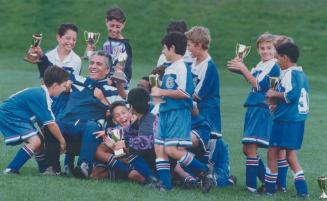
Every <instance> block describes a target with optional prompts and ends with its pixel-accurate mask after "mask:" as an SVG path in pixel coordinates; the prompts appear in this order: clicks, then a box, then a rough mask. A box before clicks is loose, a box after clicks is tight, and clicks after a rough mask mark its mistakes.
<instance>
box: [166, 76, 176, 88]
mask: <svg viewBox="0 0 327 201" xmlns="http://www.w3.org/2000/svg"><path fill="white" fill-rule="evenodd" d="M174 86H175V79H174V78H173V77H172V76H168V77H167V79H166V87H167V89H173V88H174Z"/></svg>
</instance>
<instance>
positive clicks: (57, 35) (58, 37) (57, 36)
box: [56, 34, 60, 43]
mask: <svg viewBox="0 0 327 201" xmlns="http://www.w3.org/2000/svg"><path fill="white" fill-rule="evenodd" d="M56 39H57V42H58V43H59V40H60V36H59V34H56Z"/></svg>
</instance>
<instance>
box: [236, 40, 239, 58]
mask: <svg viewBox="0 0 327 201" xmlns="http://www.w3.org/2000/svg"><path fill="white" fill-rule="evenodd" d="M239 46H240V44H239V43H237V44H236V46H235V55H236V56H237V57H238V48H239Z"/></svg>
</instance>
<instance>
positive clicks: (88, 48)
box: [86, 43, 96, 51]
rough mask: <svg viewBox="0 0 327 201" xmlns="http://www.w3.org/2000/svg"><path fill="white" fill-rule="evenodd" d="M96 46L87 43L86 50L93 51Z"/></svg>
mask: <svg viewBox="0 0 327 201" xmlns="http://www.w3.org/2000/svg"><path fill="white" fill-rule="evenodd" d="M95 49H96V46H95V45H94V44H89V43H87V46H86V51H95Z"/></svg>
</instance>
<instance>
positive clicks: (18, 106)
mask: <svg viewBox="0 0 327 201" xmlns="http://www.w3.org/2000/svg"><path fill="white" fill-rule="evenodd" d="M67 79H68V74H67V73H66V72H65V71H64V70H62V69H61V68H59V67H51V68H49V69H48V70H46V71H45V74H44V84H45V86H44V85H42V86H41V87H34V88H27V89H25V90H22V91H20V92H18V93H16V94H14V95H12V96H10V97H9V99H7V100H6V101H4V102H3V103H2V104H1V105H0V119H1V121H0V131H1V133H2V134H3V135H4V137H5V143H6V144H7V145H17V144H21V143H22V142H25V143H26V145H25V146H24V147H22V148H21V149H20V150H19V151H18V152H17V154H16V156H15V158H14V159H13V160H12V162H11V163H10V164H9V166H8V167H7V169H6V170H5V171H4V173H6V174H9V173H15V174H19V170H20V168H21V167H22V166H23V165H24V164H25V163H26V161H27V160H29V159H30V158H31V157H32V156H33V155H34V154H35V153H36V152H38V151H39V149H40V148H41V139H40V138H39V136H38V135H37V133H38V132H37V129H36V128H35V127H34V125H33V124H34V123H33V121H34V122H37V123H39V124H40V125H42V126H46V127H47V128H48V129H49V130H50V131H51V133H52V135H53V136H54V137H55V138H56V139H57V140H58V141H59V147H60V152H61V153H63V152H64V151H65V149H66V142H65V139H64V138H63V136H62V134H61V132H60V130H59V127H58V125H57V124H56V122H55V118H54V115H53V113H52V111H51V99H50V96H58V95H59V94H60V93H61V92H63V91H64V90H65V87H66V82H67Z"/></svg>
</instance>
